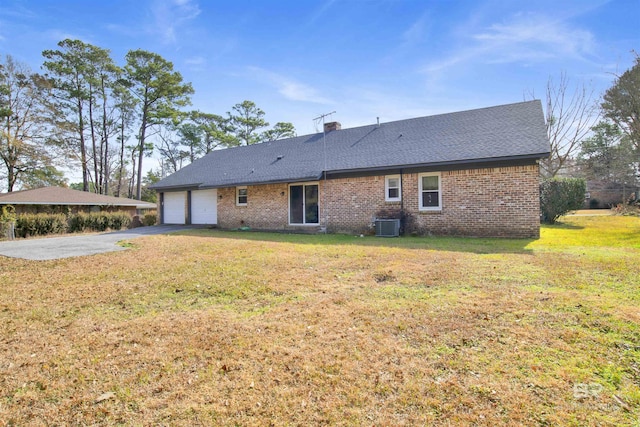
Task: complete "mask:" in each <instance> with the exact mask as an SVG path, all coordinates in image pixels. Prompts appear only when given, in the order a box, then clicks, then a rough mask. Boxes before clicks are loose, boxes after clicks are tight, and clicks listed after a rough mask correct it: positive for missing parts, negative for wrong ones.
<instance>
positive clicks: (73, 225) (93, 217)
mask: <svg viewBox="0 0 640 427" xmlns="http://www.w3.org/2000/svg"><path fill="white" fill-rule="evenodd" d="M129 224H131V217H130V216H129V214H127V213H125V212H91V213H78V214H75V215H71V216H70V217H69V232H70V233H81V232H83V231H106V230H122V229H123V228H128V227H129Z"/></svg>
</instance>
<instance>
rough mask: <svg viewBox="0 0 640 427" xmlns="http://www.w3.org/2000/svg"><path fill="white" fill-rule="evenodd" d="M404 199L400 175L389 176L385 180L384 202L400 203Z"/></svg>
mask: <svg viewBox="0 0 640 427" xmlns="http://www.w3.org/2000/svg"><path fill="white" fill-rule="evenodd" d="M401 199H402V184H401V181H400V175H387V176H386V177H385V178H384V200H385V201H387V202H399V201H400V200H401Z"/></svg>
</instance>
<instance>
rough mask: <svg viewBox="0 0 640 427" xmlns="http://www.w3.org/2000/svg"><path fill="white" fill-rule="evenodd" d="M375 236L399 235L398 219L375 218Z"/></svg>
mask: <svg viewBox="0 0 640 427" xmlns="http://www.w3.org/2000/svg"><path fill="white" fill-rule="evenodd" d="M375 226H376V237H398V236H399V235H400V220H399V219H376V220H375Z"/></svg>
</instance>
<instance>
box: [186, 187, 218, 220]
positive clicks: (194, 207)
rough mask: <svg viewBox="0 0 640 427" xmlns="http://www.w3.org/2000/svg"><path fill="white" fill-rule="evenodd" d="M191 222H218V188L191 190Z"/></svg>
mask: <svg viewBox="0 0 640 427" xmlns="http://www.w3.org/2000/svg"><path fill="white" fill-rule="evenodd" d="M191 223H192V224H209V225H213V224H217V223H218V190H215V189H213V190H197V191H192V192H191Z"/></svg>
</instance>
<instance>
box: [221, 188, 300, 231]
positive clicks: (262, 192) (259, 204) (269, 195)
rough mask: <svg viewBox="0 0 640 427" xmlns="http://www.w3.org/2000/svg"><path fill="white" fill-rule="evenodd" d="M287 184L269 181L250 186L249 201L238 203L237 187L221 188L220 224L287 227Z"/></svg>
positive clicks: (261, 228) (272, 228)
mask: <svg viewBox="0 0 640 427" xmlns="http://www.w3.org/2000/svg"><path fill="white" fill-rule="evenodd" d="M288 194H289V193H288V186H287V184H266V185H255V186H248V187H247V205H246V206H236V188H235V187H231V188H219V189H218V226H219V227H221V228H227V229H231V228H239V227H251V228H253V229H258V230H287V229H289V228H290V227H289V226H288V225H287V224H288V218H289V217H288V211H289V199H288V197H289V196H288Z"/></svg>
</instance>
